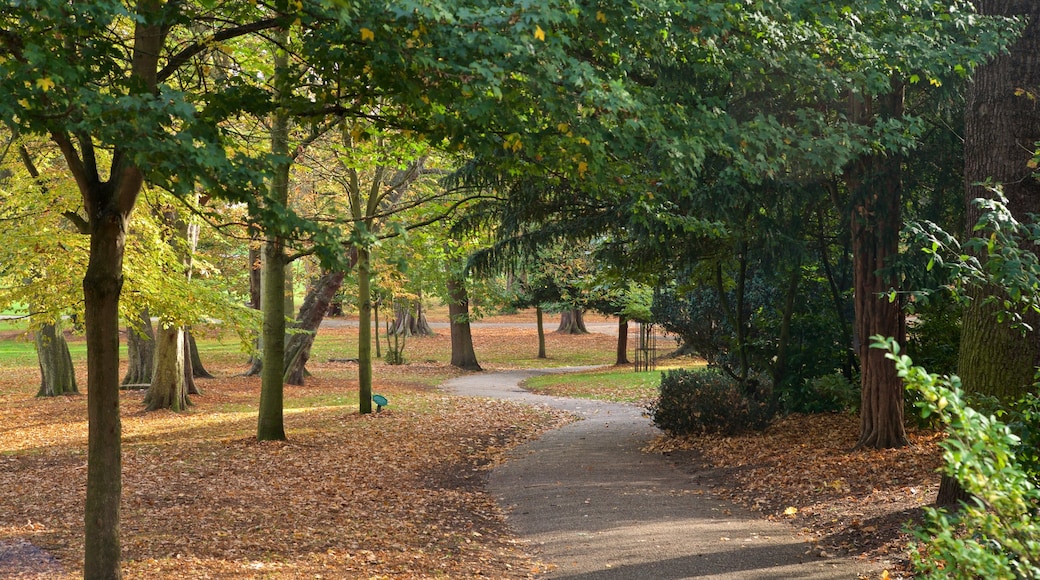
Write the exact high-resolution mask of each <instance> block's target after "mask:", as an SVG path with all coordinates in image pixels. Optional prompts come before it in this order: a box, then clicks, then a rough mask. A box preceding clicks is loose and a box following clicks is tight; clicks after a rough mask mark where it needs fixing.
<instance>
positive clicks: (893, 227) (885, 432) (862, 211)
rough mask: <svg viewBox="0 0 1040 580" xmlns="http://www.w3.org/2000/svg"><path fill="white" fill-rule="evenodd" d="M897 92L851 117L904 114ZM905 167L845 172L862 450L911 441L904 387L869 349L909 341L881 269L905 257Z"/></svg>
mask: <svg viewBox="0 0 1040 580" xmlns="http://www.w3.org/2000/svg"><path fill="white" fill-rule="evenodd" d="M892 89H893V90H892V92H891V93H890V94H888V95H880V96H877V97H874V98H870V97H866V98H860V97H851V98H850V114H851V117H852V118H853V119H855V120H856V121H857V122H860V123H863V124H867V123H869V122H871V121H872V120H873V119H875V118H878V117H880V118H883V119H890V118H898V117H900V116H901V115H902V113H903V89H902V86H901V85H899V84H898V83H896V82H895V81H893V86H892ZM901 173H902V169H901V161H900V159H899V158H898V157H895V156H889V157H882V156H865V157H863V158H861V159H859V160H858V161H856V162H854V163H853V165H852V166H851V167H850V168H849V169H848V170H847V171H846V174H845V178H846V182H847V184H848V188H849V192H850V194H851V196H852V219H851V226H852V256H853V287H854V300H855V307H856V331H857V332H856V339H857V340H858V346H859V360H860V369H861V376H862V379H861V380H862V383H861V386H862V403H861V405H862V406H861V408H860V438H859V442H858V443H857V444H856V447H871V448H876V449H887V448H893V447H902V446H904V445H906V444H907V439H906V430H905V426H904V424H903V382H902V380H901V379H900V378H899V376H898V375H897V374H896V370H895V366H894V365H893V364H892V363H891V361H889V360H887V359H886V358H885V353H884V352H882V351H881V350H878V349H874V348H870V343H871V340H870V337H872V336H874V335H881V336H887V337H893V338H895V339H896V340H897V341H898V342H899V343H900V344H905V342H906V340H905V339H906V318H905V316H904V314H903V310H902V308H901V306H900V304H899V302H898V301H891V300H889V299H888V297H887V296H885V295H886V294H887V293H888V292H889V291H890V290H891V289H893V287H894V284H895V281H894V280H891V281H890V280H888V279H886V278H885V277H884V275H883V274H882V273H881V272H880V270H881V269H882V268H884V267H886V266H888V265H889V264H891V262H892V260H893V259H895V258H896V256H897V255H898V253H899V230H900V228H901V227H902V216H901V214H900V207H901V197H902V186H903V184H902V175H901Z"/></svg>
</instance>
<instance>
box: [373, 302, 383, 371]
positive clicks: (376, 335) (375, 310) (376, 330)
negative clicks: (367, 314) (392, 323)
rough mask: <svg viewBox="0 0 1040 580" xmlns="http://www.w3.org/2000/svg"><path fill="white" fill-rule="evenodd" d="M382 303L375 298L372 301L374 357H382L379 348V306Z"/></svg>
mask: <svg viewBox="0 0 1040 580" xmlns="http://www.w3.org/2000/svg"><path fill="white" fill-rule="evenodd" d="M380 306H382V303H381V302H380V301H379V300H378V299H376V300H373V301H372V333H373V335H374V338H375V340H374V342H375V343H376V358H383V353H382V352H381V350H380V348H379V307H380Z"/></svg>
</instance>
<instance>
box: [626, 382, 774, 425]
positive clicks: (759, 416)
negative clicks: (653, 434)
mask: <svg viewBox="0 0 1040 580" xmlns="http://www.w3.org/2000/svg"><path fill="white" fill-rule="evenodd" d="M770 390H771V389H769V387H768V384H767V383H765V382H763V381H761V380H757V379H752V381H749V383H748V384H747V385H741V384H740V383H738V382H737V381H736V380H734V379H732V378H730V377H727V376H724V375H722V374H720V373H718V372H717V371H715V370H711V369H708V370H696V371H691V370H685V369H676V370H671V371H667V372H665V373H663V375H662V377H661V387H660V396H659V397H658V398H657V400H656V401H654V402H653V403H651V404H650V405H649V406H648V407H647V410H648V411H649V413H650V417H651V418H652V419H653V421H654V425H657V427H658V428H659V429H661V430H662V431H665V432H667V433H669V434H671V435H688V434H694V433H718V434H722V435H733V434H736V433H741V432H744V431H749V430H761V429H764V428H765V427H766V426H767V425H769V422H770V420H771V419H772V418H773V406H772V405H771V404H769V403H768V401H769V400H770V398H771V393H770ZM749 392H750V393H753V394H754V395H755V396H754V397H753V398H749V397H748V396H747V394H746V393H749Z"/></svg>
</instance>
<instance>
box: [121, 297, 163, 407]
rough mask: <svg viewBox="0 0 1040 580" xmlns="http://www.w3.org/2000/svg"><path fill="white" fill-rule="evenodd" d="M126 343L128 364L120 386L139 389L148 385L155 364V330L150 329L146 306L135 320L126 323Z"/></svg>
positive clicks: (150, 381) (150, 317)
mask: <svg viewBox="0 0 1040 580" xmlns="http://www.w3.org/2000/svg"><path fill="white" fill-rule="evenodd" d="M126 345H127V347H126V350H127V353H126V357H127V361H128V363H129V364H128V365H127V368H126V375H124V376H123V380H122V382H121V383H120V385H121V387H122V388H128V389H140V388H143V386H146V385H150V384H151V383H152V371H153V370H154V366H155V330H153V329H152V316H151V314H150V313H149V312H148V309H147V308H145V309H143V310H141V311H140V314H139V316H138V318H137V320H136V321H131V322H130V323H129V324H128V325H127V329H126Z"/></svg>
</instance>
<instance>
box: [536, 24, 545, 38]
mask: <svg viewBox="0 0 1040 580" xmlns="http://www.w3.org/2000/svg"><path fill="white" fill-rule="evenodd" d="M534 37H535V38H537V39H538V40H541V41H543V42H544V41H545V31H544V30H542V27H541V26H535V27H534Z"/></svg>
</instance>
